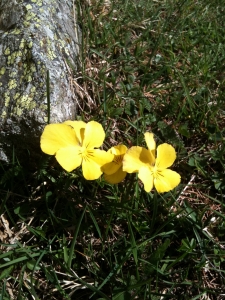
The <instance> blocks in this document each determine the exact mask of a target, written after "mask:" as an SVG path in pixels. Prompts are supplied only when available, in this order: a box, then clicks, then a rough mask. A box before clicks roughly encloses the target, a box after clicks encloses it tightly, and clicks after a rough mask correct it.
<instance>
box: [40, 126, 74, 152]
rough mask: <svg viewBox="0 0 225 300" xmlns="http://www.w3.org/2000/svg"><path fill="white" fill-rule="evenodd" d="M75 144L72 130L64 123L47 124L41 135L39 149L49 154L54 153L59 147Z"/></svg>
mask: <svg viewBox="0 0 225 300" xmlns="http://www.w3.org/2000/svg"><path fill="white" fill-rule="evenodd" d="M77 144H78V140H77V138H76V135H75V133H74V130H73V129H72V128H71V127H70V126H68V125H66V124H49V125H47V126H46V127H45V129H44V131H43V133H42V136H41V150H42V151H43V152H44V153H47V154H50V155H53V154H55V153H56V152H57V151H58V150H59V149H60V148H65V147H68V146H76V145H77Z"/></svg>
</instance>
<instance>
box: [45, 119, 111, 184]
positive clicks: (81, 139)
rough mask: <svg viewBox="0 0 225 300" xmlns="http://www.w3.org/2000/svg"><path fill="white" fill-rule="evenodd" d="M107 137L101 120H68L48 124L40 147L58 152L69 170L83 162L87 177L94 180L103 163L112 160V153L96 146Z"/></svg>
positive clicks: (97, 176)
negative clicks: (100, 122)
mask: <svg viewBox="0 0 225 300" xmlns="http://www.w3.org/2000/svg"><path fill="white" fill-rule="evenodd" d="M104 138H105V132H104V130H103V128H102V125H101V124H99V123H98V122H95V121H91V122H89V123H87V124H86V123H85V122H83V121H66V122H65V123H62V124H50V125H47V126H46V127H45V129H44V132H43V134H42V136H41V149H42V151H43V152H45V153H47V154H50V155H55V157H56V159H57V161H58V163H59V164H60V165H61V166H62V167H63V168H64V169H65V170H66V171H68V172H71V171H72V170H74V169H76V168H77V167H79V166H80V165H82V170H83V175H84V177H85V178H86V179H87V180H94V179H97V178H99V177H100V176H101V174H102V170H101V167H102V166H103V165H105V164H106V163H108V162H110V161H112V160H113V155H112V154H111V153H108V152H106V151H104V150H99V149H95V148H98V147H100V146H101V145H102V144H103V141H104Z"/></svg>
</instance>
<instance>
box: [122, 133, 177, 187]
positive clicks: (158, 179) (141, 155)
mask: <svg viewBox="0 0 225 300" xmlns="http://www.w3.org/2000/svg"><path fill="white" fill-rule="evenodd" d="M145 141H146V144H147V146H148V150H147V149H145V148H142V147H138V146H137V147H131V148H130V149H129V150H128V152H127V153H126V154H125V156H124V161H123V170H124V171H126V172H128V173H135V172H138V178H139V179H140V180H141V181H142V182H143V184H144V189H145V191H146V192H150V191H151V190H152V188H153V186H155V188H156V190H157V192H158V193H164V192H168V191H170V190H172V189H174V188H175V187H176V186H177V185H178V184H179V183H180V175H179V174H178V173H177V172H175V171H172V170H170V169H167V168H169V167H170V166H172V164H173V163H174V161H175V159H176V152H175V149H174V148H173V147H172V146H171V145H169V144H166V143H165V144H162V145H159V146H158V147H157V158H156V157H155V150H156V144H155V141H154V138H153V134H152V133H149V132H146V133H145Z"/></svg>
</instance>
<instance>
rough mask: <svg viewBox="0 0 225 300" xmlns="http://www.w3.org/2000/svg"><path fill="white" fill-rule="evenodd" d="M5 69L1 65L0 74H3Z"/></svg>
mask: <svg viewBox="0 0 225 300" xmlns="http://www.w3.org/2000/svg"><path fill="white" fill-rule="evenodd" d="M5 71H6V69H5V67H1V69H0V75H4V74H5Z"/></svg>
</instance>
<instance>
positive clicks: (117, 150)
mask: <svg viewBox="0 0 225 300" xmlns="http://www.w3.org/2000/svg"><path fill="white" fill-rule="evenodd" d="M108 152H109V153H112V154H114V158H113V161H112V162H110V163H108V164H105V165H104V166H103V167H102V171H103V172H104V173H105V174H107V175H111V174H113V173H115V172H117V171H118V170H119V169H120V168H121V167H122V162H123V157H124V154H125V153H126V152H127V147H126V146H125V145H117V146H115V147H112V148H110V149H109V150H108Z"/></svg>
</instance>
